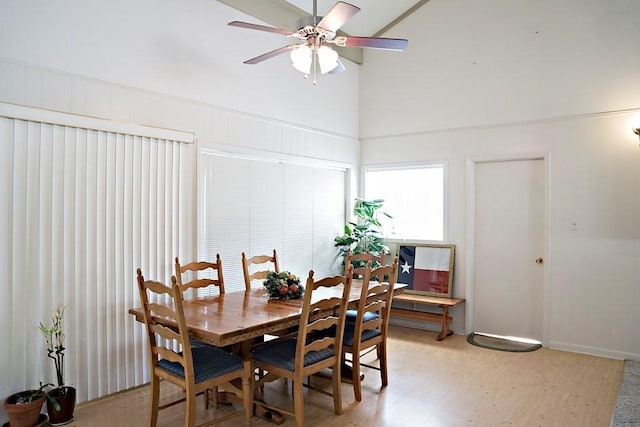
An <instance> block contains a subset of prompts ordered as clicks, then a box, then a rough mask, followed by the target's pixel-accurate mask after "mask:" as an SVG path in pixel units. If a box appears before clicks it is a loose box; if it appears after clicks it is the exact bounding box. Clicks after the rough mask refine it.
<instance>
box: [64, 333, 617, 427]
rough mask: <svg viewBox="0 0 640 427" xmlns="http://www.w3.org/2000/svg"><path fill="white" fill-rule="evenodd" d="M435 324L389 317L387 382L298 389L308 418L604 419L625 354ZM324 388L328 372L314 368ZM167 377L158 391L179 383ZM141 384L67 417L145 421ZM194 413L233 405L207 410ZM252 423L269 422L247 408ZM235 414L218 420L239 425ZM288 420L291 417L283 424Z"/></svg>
mask: <svg viewBox="0 0 640 427" xmlns="http://www.w3.org/2000/svg"><path fill="white" fill-rule="evenodd" d="M435 336H436V333H435V332H428V331H422V330H417V329H408V328H402V327H399V326H392V327H391V335H390V351H389V363H390V375H389V386H388V387H387V388H385V389H384V390H382V391H381V390H380V376H379V373H378V372H377V371H374V370H365V380H364V383H363V400H362V402H360V403H356V402H355V401H354V398H353V389H352V387H351V384H348V383H343V387H342V399H343V409H344V412H343V415H341V416H336V415H334V413H333V407H332V400H331V398H330V397H327V396H325V395H323V394H320V393H314V392H313V391H308V390H307V391H306V392H307V393H308V394H306V395H305V416H306V424H307V426H323V427H329V426H331V427H333V426H336V427H337V426H362V427H369V426H403V427H408V426H434V427H445V426H446V427H450V426H467V425H474V426H500V425H512V426H545V427H546V426H562V427H567V426H580V427H586V426H597V427H600V426H609V423H610V420H611V415H612V413H613V408H614V406H615V401H616V397H617V393H618V388H619V385H620V381H621V377H622V370H623V362H622V361H620V360H613V359H606V358H601V357H594V356H586V355H581V354H575V353H568V352H562V351H556V350H548V349H545V348H543V349H540V350H537V351H534V352H531V353H508V352H501V351H495V350H487V349H483V348H480V347H476V346H473V345H470V344H468V343H467V342H466V339H465V337H464V336H460V335H454V336H452V337H449V338H447V339H446V340H444V341H441V342H437V341H435ZM313 384H314V386H317V387H326V388H327V390H330V388H331V386H330V382H329V381H327V380H325V379H323V378H314V379H313ZM177 392H179V391H177V390H175V389H173V386H171V385H166V387H164V388H163V392H162V393H164V394H171V393H177ZM266 393H267V400H270V401H271V402H276V403H281V402H287V401H289V399H290V396H291V394H290V389H287V385H286V384H285V383H284V382H276V383H272V384H270V385H269V386H267V389H266ZM147 403H148V393H147V387H141V388H137V389H135V390H131V391H128V392H125V393H120V394H117V395H114V396H111V397H107V398H104V399H100V400H98V401H95V402H89V403H85V404H82V405H79V406H78V407H77V409H76V412H75V421H74V422H73V423H72V424H69V426H77V427H88V426H91V427H103V426H104V427H107V426H109V427H111V426H136V427H137V426H144V425H146V422H147ZM198 404H199V405H200V406H199V408H198V410H199V412H200V413H201V414H202V418H203V420H204V419H209V418H211V417H214V416H215V414H216V413H218V414H219V413H226V412H228V411H231V410H232V408H231V407H222V408H220V409H218V411H217V412H216V411H215V410H212V409H210V410H209V411H205V409H204V405H203V402H202V399H199V402H198ZM183 410H184V405H182V404H181V405H177V406H174V407H172V408H170V409H166V410H164V411H161V412H160V417H159V423H158V425H159V426H161V427H166V426H180V425H182V417H183ZM252 421H253V423H252V425H255V426H273V425H274V424H271V423H268V422H266V421H264V420H262V419H260V418H257V417H254V418H253V419H252ZM239 423H240V419H238V418H236V419H235V420H231V421H228V422H226V423H225V424H221V425H223V426H237V425H239ZM292 425H295V423H294V422H293V419H292V418H291V417H287V418H286V422H285V423H284V424H283V426H292Z"/></svg>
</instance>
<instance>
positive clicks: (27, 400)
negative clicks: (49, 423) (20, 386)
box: [4, 383, 50, 427]
mask: <svg viewBox="0 0 640 427" xmlns="http://www.w3.org/2000/svg"><path fill="white" fill-rule="evenodd" d="M49 385H50V384H42V383H40V388H39V389H37V390H26V391H21V392H18V393H14V394H12V395H11V396H9V397H7V398H6V399H5V401H4V410H5V412H6V413H7V417H9V424H8V425H9V426H11V427H34V426H37V425H41V423H43V422H44V421H46V419H47V417H46V415H44V414H40V411H41V410H42V404H43V403H44V399H45V397H46V392H45V391H44V388H45V387H47V386H49Z"/></svg>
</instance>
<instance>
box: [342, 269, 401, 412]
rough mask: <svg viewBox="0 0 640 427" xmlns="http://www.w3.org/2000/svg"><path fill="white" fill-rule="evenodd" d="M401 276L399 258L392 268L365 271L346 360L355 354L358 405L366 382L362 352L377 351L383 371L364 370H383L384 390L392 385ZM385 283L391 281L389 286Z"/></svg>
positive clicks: (345, 345) (346, 340) (344, 347)
mask: <svg viewBox="0 0 640 427" xmlns="http://www.w3.org/2000/svg"><path fill="white" fill-rule="evenodd" d="M370 263H371V261H368V264H369V265H370ZM397 272H398V257H395V259H394V260H393V264H392V265H385V266H382V267H378V268H375V269H371V268H370V267H367V268H365V269H364V278H363V279H362V289H361V292H360V299H359V300H358V309H357V310H356V318H355V322H353V323H346V324H345V330H344V338H343V342H342V355H343V357H342V358H343V360H345V359H346V357H345V356H346V354H351V367H352V369H351V371H352V379H351V380H352V382H353V393H354V394H355V398H356V401H358V402H360V401H361V400H362V379H361V377H360V366H361V363H360V356H361V352H362V351H364V350H367V349H371V348H373V347H375V348H376V350H377V353H378V359H379V361H380V367H379V368H376V367H374V366H370V365H364V366H367V367H370V368H374V369H379V370H380V379H381V381H382V387H383V388H384V387H386V386H387V384H388V383H389V378H388V369H387V330H388V326H389V317H390V315H391V302H392V299H393V287H394V285H395V282H396V275H397ZM385 280H387V281H386V282H385ZM374 314H375V315H374Z"/></svg>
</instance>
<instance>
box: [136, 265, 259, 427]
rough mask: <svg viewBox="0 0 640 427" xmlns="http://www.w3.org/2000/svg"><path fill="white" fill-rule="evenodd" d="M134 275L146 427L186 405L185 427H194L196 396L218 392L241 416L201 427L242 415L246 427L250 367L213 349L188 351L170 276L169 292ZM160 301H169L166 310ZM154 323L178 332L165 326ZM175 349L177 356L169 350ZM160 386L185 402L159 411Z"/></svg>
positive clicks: (178, 300)
mask: <svg viewBox="0 0 640 427" xmlns="http://www.w3.org/2000/svg"><path fill="white" fill-rule="evenodd" d="M137 275H138V289H139V291H140V300H141V302H142V306H143V310H144V323H145V327H146V330H147V335H148V340H147V342H148V344H149V355H150V363H151V384H150V387H151V391H150V395H151V396H150V397H151V401H150V413H149V426H151V427H155V426H156V425H157V422H158V412H159V411H160V410H161V409H165V408H167V407H169V406H173V405H175V404H178V403H181V402H185V401H186V408H185V416H184V426H185V427H193V426H194V425H195V420H196V403H197V402H196V396H197V395H198V394H201V393H204V392H205V391H206V390H207V389H212V388H217V387H218V386H222V387H224V389H225V390H226V391H229V392H231V393H233V394H234V395H235V396H237V397H238V398H239V399H240V401H241V402H242V405H243V406H244V410H241V411H235V412H233V413H232V414H228V415H225V416H220V417H218V418H216V419H214V420H212V421H209V422H208V423H206V425H211V424H217V423H220V422H222V421H224V420H227V419H229V418H231V417H235V416H240V415H244V425H249V424H250V422H251V415H252V409H253V404H252V400H253V395H252V393H253V391H252V389H251V364H250V361H248V360H246V361H243V360H242V358H240V357H239V356H236V355H234V354H231V353H227V352H225V351H223V350H221V349H219V348H216V347H213V346H201V347H192V346H191V344H190V342H189V331H188V330H187V325H186V322H185V316H184V311H183V307H182V304H183V300H182V291H181V290H180V285H178V282H177V280H176V278H175V276H173V277H171V282H172V286H171V287H168V286H166V285H165V284H163V283H160V282H157V281H152V280H145V279H144V276H143V275H142V271H141V270H140V269H138V271H137ZM162 301H169V302H170V304H166V303H162ZM159 319H164V320H163V323H164V322H166V321H168V322H170V323H172V324H175V325H176V326H177V327H173V328H169V327H167V326H164V324H162V323H160V322H159V321H158V320H159ZM176 348H179V349H180V351H179V352H178V351H176V350H174V349H176ZM161 380H165V381H168V382H170V383H173V384H175V385H176V386H178V387H180V388H182V389H183V390H184V391H185V397H183V398H181V399H178V400H176V401H173V402H169V403H167V404H164V405H162V406H160V404H159V403H160V381H161ZM238 383H241V384H242V386H241V387H240V386H239V384H238Z"/></svg>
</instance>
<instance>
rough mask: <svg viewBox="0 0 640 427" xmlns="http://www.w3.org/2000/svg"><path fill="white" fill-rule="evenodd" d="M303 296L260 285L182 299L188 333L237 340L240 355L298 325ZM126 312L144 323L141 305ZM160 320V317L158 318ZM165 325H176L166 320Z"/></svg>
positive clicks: (213, 340)
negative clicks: (271, 292) (273, 293)
mask: <svg viewBox="0 0 640 427" xmlns="http://www.w3.org/2000/svg"><path fill="white" fill-rule="evenodd" d="M406 287H407V285H405V284H401V283H396V284H395V285H394V289H393V292H394V295H397V294H400V293H402V292H404V289H405V288H406ZM361 289H362V280H359V279H354V280H353V281H352V284H351V290H350V292H349V308H353V309H355V308H356V307H357V305H358V300H359V299H360V291H361ZM330 296H336V297H340V296H341V291H340V290H339V289H336V288H328V289H327V288H321V289H318V290H316V291H314V293H313V295H312V300H317V299H318V300H319V299H323V298H327V297H330ZM302 300H303V298H296V299H273V298H269V296H268V294H267V293H266V291H265V290H264V289H263V288H255V289H251V290H242V291H235V292H226V293H224V294H220V295H215V296H202V297H195V298H191V299H185V300H184V301H183V303H182V306H183V310H184V317H185V322H186V324H187V328H188V329H189V335H190V336H191V337H192V338H195V339H197V340H199V341H202V342H204V343H207V344H210V345H214V346H216V347H227V346H230V345H234V344H239V345H240V348H241V349H243V350H242V351H241V353H242V355H243V356H245V357H248V356H249V351H250V345H251V343H252V342H253V341H254V339H255V338H257V337H261V336H263V335H274V334H277V333H278V332H281V331H286V330H288V329H290V328H292V327H296V326H298V323H299V321H300V315H301V313H302ZM129 313H130V314H132V315H133V316H134V317H135V320H137V321H138V322H142V323H144V313H143V308H142V307H136V308H131V309H130V310H129ZM160 322H162V319H160ZM166 326H169V327H177V325H175V324H172V322H171V321H169V320H166Z"/></svg>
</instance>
